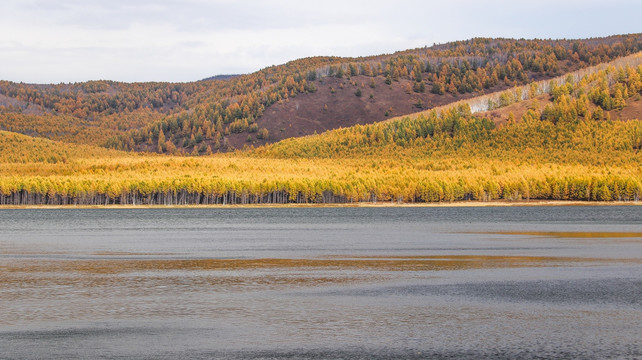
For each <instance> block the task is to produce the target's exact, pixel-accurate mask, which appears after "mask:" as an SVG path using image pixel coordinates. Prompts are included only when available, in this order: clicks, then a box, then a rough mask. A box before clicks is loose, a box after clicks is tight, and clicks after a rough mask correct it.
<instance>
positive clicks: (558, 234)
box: [477, 231, 642, 241]
mask: <svg viewBox="0 0 642 360" xmlns="http://www.w3.org/2000/svg"><path fill="white" fill-rule="evenodd" d="M477 234H497V235H526V236H545V237H552V238H578V239H584V238H588V239H591V238H608V239H619V238H634V239H636V240H637V241H642V232H587V231H573V232H570V231H495V232H479V233H477Z"/></svg>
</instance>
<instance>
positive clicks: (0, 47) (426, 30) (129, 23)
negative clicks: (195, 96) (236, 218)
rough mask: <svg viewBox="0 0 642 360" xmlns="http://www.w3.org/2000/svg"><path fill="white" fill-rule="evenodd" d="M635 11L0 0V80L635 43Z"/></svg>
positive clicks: (506, 5) (191, 76) (236, 69)
mask: <svg viewBox="0 0 642 360" xmlns="http://www.w3.org/2000/svg"><path fill="white" fill-rule="evenodd" d="M640 14H642V1H640V0H598V1H596V0H583V1H579V0H569V1H565V0H539V1H516V0H515V1H505V0H485V1H479V0H475V1H471V0H460V1H448V0H441V1H438V2H437V1H429V0H424V1H404V0H397V1H380V0H369V1H361V0H356V1H351V0H324V1H315V0H309V1H305V0H296V1H294V0H272V1H270V0H247V1H232V0H181V1H176V0H156V1H151V0H106V1H103V0H1V1H0V34H2V35H0V80H10V81H16V82H26V83H62V82H64V83H68V82H80V81H87V80H116V81H126V82H139V81H172V82H184V81H195V80H200V79H203V78H206V77H209V76H212V75H217V74H242V73H251V72H254V71H257V70H260V69H262V68H265V67H267V66H271V65H278V64H283V63H285V62H288V61H290V60H295V59H299V58H303V57H309V56H318V55H323V56H368V55H378V54H385V53H392V52H395V51H399V50H405V49H411V48H417V47H423V46H431V45H433V44H435V43H445V42H449V41H455V40H466V39H470V38H473V37H505V38H526V39H532V38H545V39H548V38H553V39H561V38H566V39H575V38H588V37H600V36H608V35H614V34H627V33H639V32H642V25H641V24H642V23H641V22H640Z"/></svg>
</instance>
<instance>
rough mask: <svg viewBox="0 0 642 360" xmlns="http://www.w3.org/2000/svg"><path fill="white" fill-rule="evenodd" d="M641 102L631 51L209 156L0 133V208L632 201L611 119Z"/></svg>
mask: <svg viewBox="0 0 642 360" xmlns="http://www.w3.org/2000/svg"><path fill="white" fill-rule="evenodd" d="M523 89H528V90H530V93H529V92H526V91H523ZM641 96H642V56H641V55H640V54H637V55H633V56H629V57H627V58H624V59H622V60H621V61H619V62H612V63H609V64H603V66H596V67H591V68H587V69H585V70H583V72H582V73H581V76H580V73H569V74H568V75H566V76H562V77H560V78H557V79H554V80H551V81H539V82H532V83H530V84H527V85H526V86H525V87H516V88H509V89H507V90H505V91H503V92H500V93H494V94H489V95H485V96H482V97H480V98H473V99H470V100H468V101H463V102H459V103H456V104H453V105H448V106H443V107H441V108H436V109H432V110H428V111H422V112H418V113H417V114H414V115H409V116H402V117H398V118H394V119H390V120H389V121H385V122H379V123H375V124H369V125H358V126H354V127H349V128H343V129H336V130H333V131H329V132H326V133H323V134H318V135H311V136H306V137H299V138H291V139H288V140H284V141H281V142H278V143H275V144H271V145H266V146H262V147H258V148H255V149H253V148H249V149H246V150H242V151H241V150H238V151H234V152H228V153H225V154H217V155H211V156H199V157H194V156H177V155H163V154H154V153H135V152H125V151H122V150H114V149H106V148H101V147H96V146H92V145H84V144H68V143H63V142H60V141H55V140H49V139H45V138H35V137H30V136H26V135H22V134H17V133H13V132H6V131H3V132H0V138H1V141H0V154H1V155H0V204H2V205H29V204H50V205H109V204H131V205H193V204H203V205H208V204H266V203H269V204H286V203H303V204H321V203H359V202H372V203H381V202H391V203H422V202H452V201H481V202H483V201H493V200H505V201H518V200H519V201H529V200H537V199H540V200H586V201H621V202H637V201H639V200H640V198H641V197H642V152H641V149H642V122H641V121H640V120H639V119H627V120H614V117H615V116H618V114H622V113H625V112H627V111H632V110H633V111H638V112H639V110H640V109H641V106H642V99H641ZM494 99H495V100H494ZM501 99H504V100H501ZM500 100H501V101H500ZM480 101H481V102H483V103H486V104H487V106H486V108H485V110H488V109H492V110H493V111H498V112H500V114H501V117H502V118H504V119H505V121H503V122H498V121H493V120H490V119H489V118H488V117H486V116H478V115H477V112H473V110H472V108H471V104H477V103H479V102H480ZM511 104H514V105H519V106H523V107H524V108H525V109H526V110H525V111H524V114H523V116H521V118H516V117H515V115H514V113H513V112H512V111H507V110H506V109H509V108H511V106H510V105H511ZM479 114H484V113H481V112H480V113H479ZM159 130H162V129H159Z"/></svg>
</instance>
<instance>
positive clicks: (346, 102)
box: [227, 75, 507, 148]
mask: <svg viewBox="0 0 642 360" xmlns="http://www.w3.org/2000/svg"><path fill="white" fill-rule="evenodd" d="M373 82H374V83H373ZM412 85H413V82H411V81H410V80H405V79H400V80H399V81H393V82H392V83H391V84H390V85H388V84H386V83H385V78H384V77H382V76H378V77H374V78H373V77H368V76H361V75H359V76H353V77H351V78H336V77H325V78H322V79H320V80H317V81H315V86H316V87H317V91H316V92H314V93H305V94H299V95H297V96H296V97H291V98H289V99H287V100H282V101H280V102H279V103H277V104H274V105H272V106H270V107H268V108H267V109H266V110H265V112H264V113H263V115H262V116H261V117H259V118H258V119H257V120H256V122H257V125H258V127H259V128H266V129H267V130H268V133H269V138H268V139H267V140H262V139H257V137H256V136H255V135H250V138H251V141H248V134H246V133H241V134H230V135H229V136H228V137H227V141H228V144H229V145H231V146H232V147H234V148H242V147H243V146H245V145H253V146H258V145H263V144H266V143H272V142H277V141H280V140H283V139H286V138H290V137H298V136H305V135H311V134H314V133H315V132H316V133H321V132H324V131H327V130H331V129H336V128H341V127H349V126H353V125H357V124H371V123H375V122H379V121H383V120H386V119H388V118H390V117H393V116H399V115H407V114H411V113H415V112H417V111H421V110H422V109H430V108H433V107H436V106H442V105H446V104H449V103H452V102H455V101H457V100H462V99H467V98H471V97H474V96H477V95H479V94H475V93H467V94H457V95H452V94H449V93H446V94H444V95H437V94H433V93H431V92H430V91H428V89H430V87H431V86H432V84H431V83H430V82H427V85H426V88H427V89H426V91H424V92H423V93H422V92H415V91H413V89H412ZM506 88H507V86H506V85H504V84H502V85H500V86H497V87H495V88H491V89H489V90H488V92H495V91H501V90H504V89H506ZM357 90H360V91H361V95H360V96H358V95H357Z"/></svg>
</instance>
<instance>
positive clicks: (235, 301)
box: [0, 207, 642, 359]
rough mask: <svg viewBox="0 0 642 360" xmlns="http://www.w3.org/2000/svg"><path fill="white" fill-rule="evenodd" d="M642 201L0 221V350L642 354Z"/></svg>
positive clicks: (41, 353)
mask: <svg viewBox="0 0 642 360" xmlns="http://www.w3.org/2000/svg"><path fill="white" fill-rule="evenodd" d="M639 208H640V207H625V208H616V209H614V210H613V209H610V208H600V211H596V210H595V209H594V208H590V207H588V208H565V209H564V211H563V212H559V211H558V210H557V209H555V208H527V209H523V208H519V209H511V211H515V212H516V213H511V212H505V210H504V209H497V208H493V209H484V208H479V209H475V208H473V209H471V208H457V209H447V208H444V209H416V208H407V209H376V208H375V209H352V208H342V209H327V208H323V209H267V210H265V209H263V210H262V209H237V210H235V211H230V210H226V209H198V210H190V209H168V210H163V211H158V210H155V209H148V210H114V211H89V210H57V211H42V210H38V211H33V212H30V211H0V227H1V228H3V229H8V231H6V232H5V231H3V232H2V233H0V304H2V306H0V349H2V350H3V352H2V355H0V358H9V359H11V358H17V359H22V358H33V359H37V358H61V359H63V358H64V359H67V358H97V357H103V358H122V357H132V358H150V359H151V358H197V359H198V358H203V359H208V358H232V359H235V358H254V359H264V358H270V359H274V358H288V359H292V358H363V359H377V358H380V359H384V358H385V359H388V358H489V359H490V358H492V359H495V358H506V359H509V358H510V359H512V358H636V357H640V356H642V345H641V344H640V342H639V325H640V319H642V306H641V305H642V302H641V301H642V300H640V299H642V293H641V291H642V290H641V289H642V275H640V274H642V271H641V270H642V248H641V247H640V241H639V238H640V235H641V234H642V233H640V232H639V231H636V230H639V228H640V225H642V216H639V215H641V214H642V213H641V212H640V210H638V209H639ZM497 212H499V214H498V213H497ZM551 212H552V213H553V215H551ZM585 218H588V219H590V221H584V220H583V219H585ZM574 238H575V239H580V240H581V239H587V238H592V239H597V240H598V241H590V242H587V241H568V239H574Z"/></svg>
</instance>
